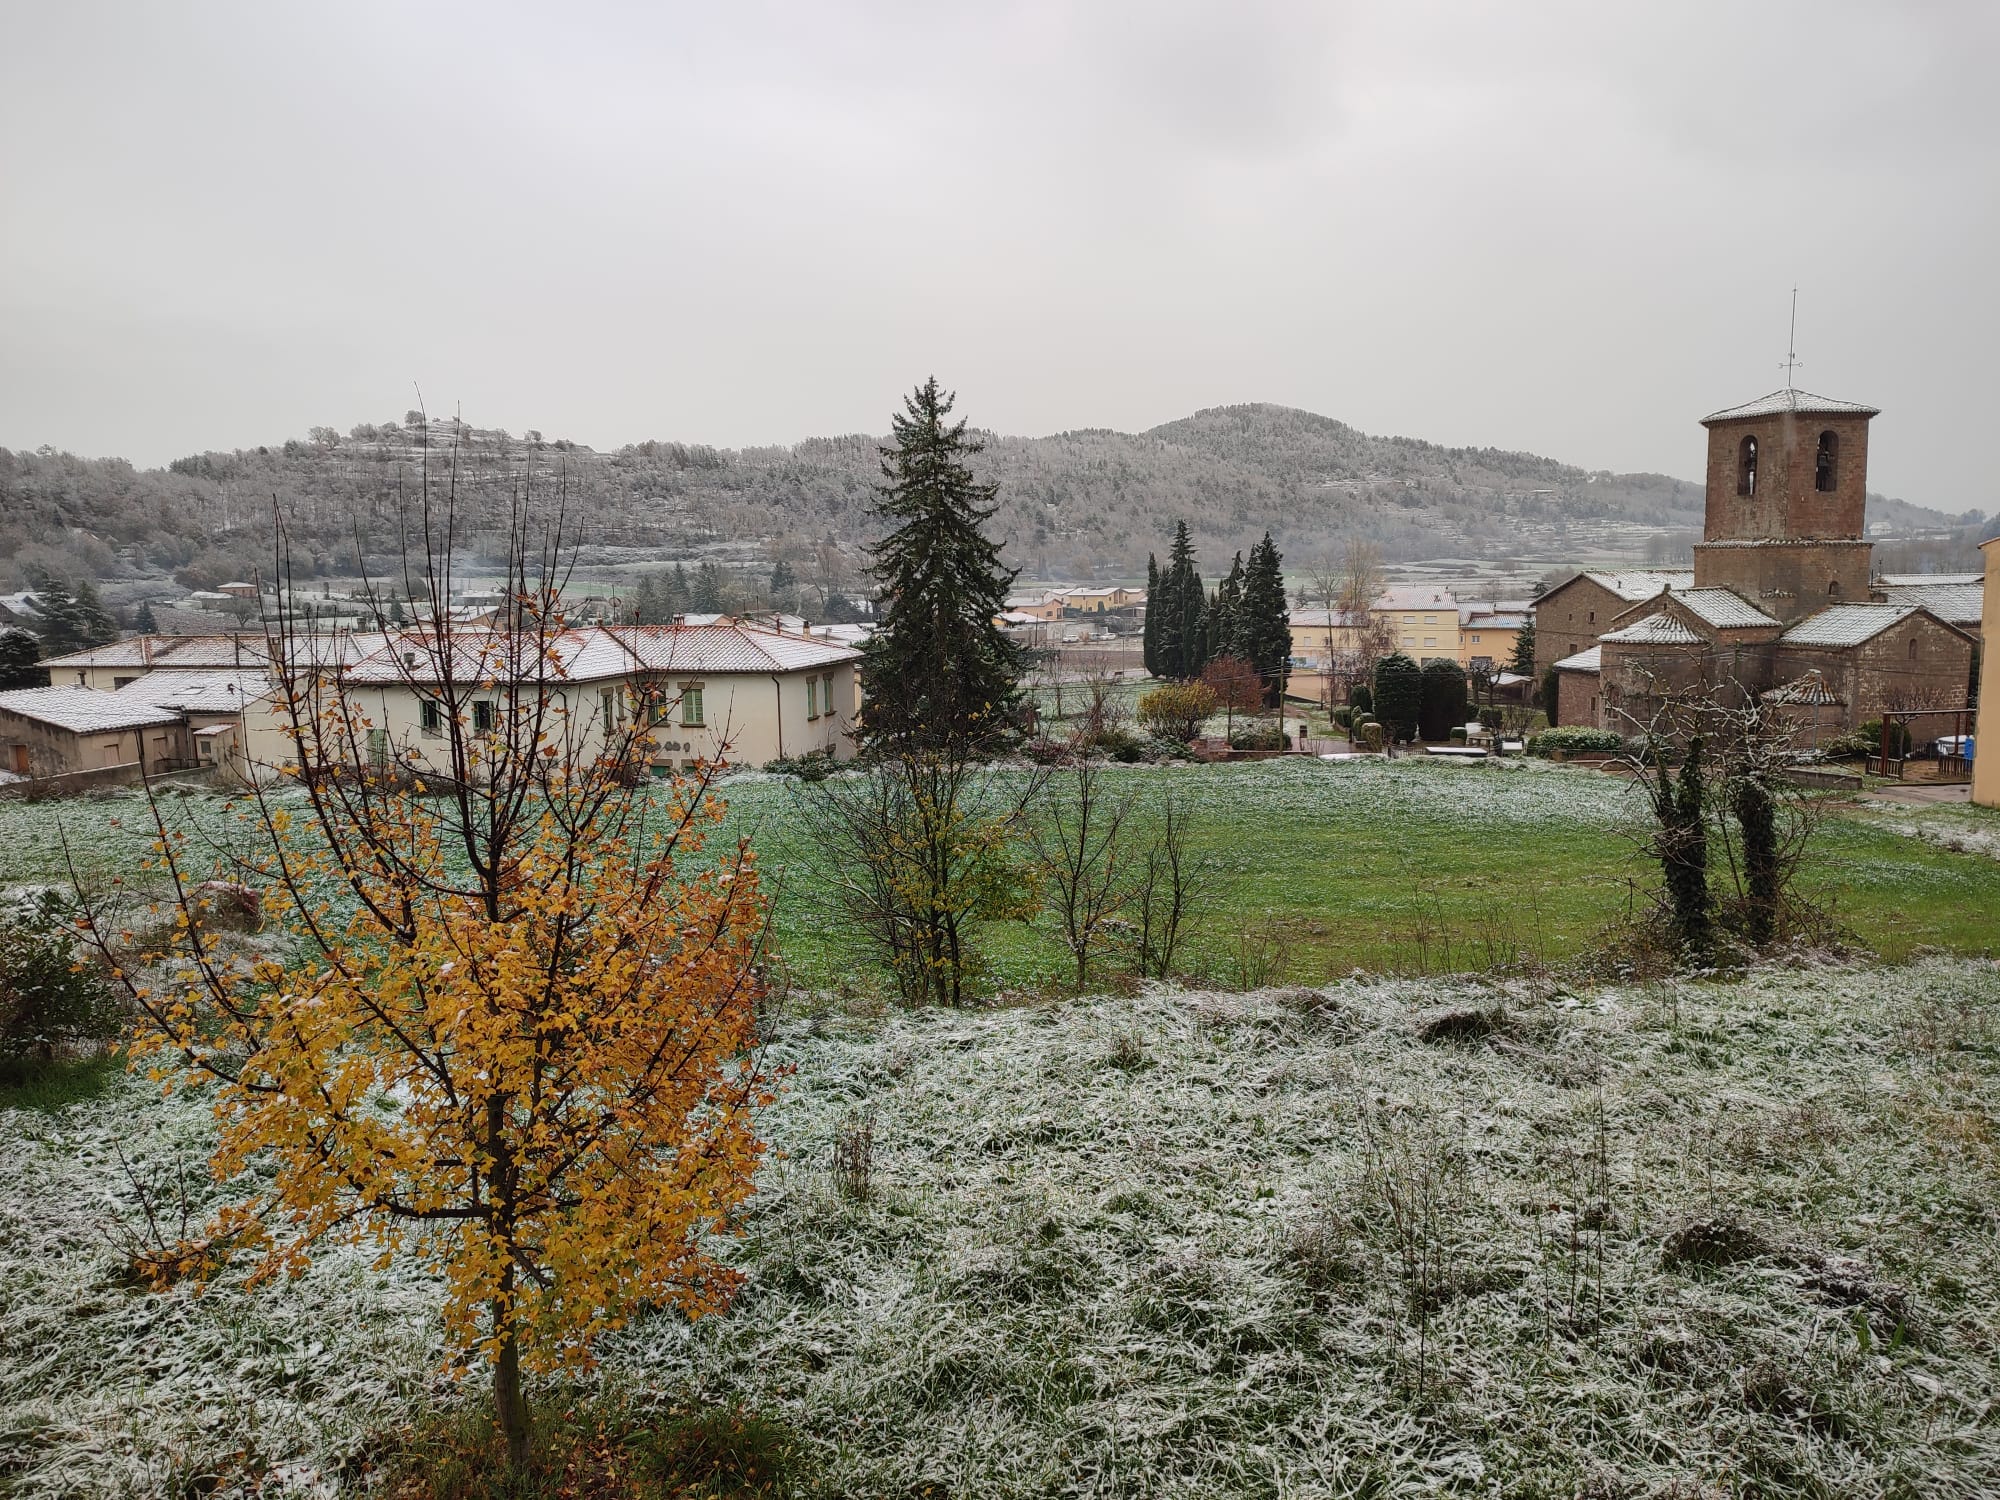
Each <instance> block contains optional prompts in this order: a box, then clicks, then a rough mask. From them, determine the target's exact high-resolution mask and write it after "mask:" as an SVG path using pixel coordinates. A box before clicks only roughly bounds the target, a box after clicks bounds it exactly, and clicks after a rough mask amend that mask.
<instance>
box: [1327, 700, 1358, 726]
mask: <svg viewBox="0 0 2000 1500" xmlns="http://www.w3.org/2000/svg"><path fill="white" fill-rule="evenodd" d="M1330 717H1331V718H1332V719H1333V722H1334V723H1336V724H1338V725H1339V726H1340V727H1341V728H1342V729H1345V728H1346V727H1347V726H1348V725H1349V724H1351V723H1353V722H1354V710H1353V709H1352V708H1350V707H1348V706H1347V705H1346V704H1342V705H1341V706H1340V707H1339V708H1336V709H1335V710H1334V711H1333V713H1332V715H1331V716H1330Z"/></svg>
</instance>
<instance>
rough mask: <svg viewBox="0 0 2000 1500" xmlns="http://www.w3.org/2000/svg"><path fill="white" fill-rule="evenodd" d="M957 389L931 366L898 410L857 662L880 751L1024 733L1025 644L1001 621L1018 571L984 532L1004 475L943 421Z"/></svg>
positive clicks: (873, 740)
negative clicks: (985, 480) (986, 478)
mask: <svg viewBox="0 0 2000 1500" xmlns="http://www.w3.org/2000/svg"><path fill="white" fill-rule="evenodd" d="M953 400H954V397H953V396H952V395H951V394H950V393H948V392H945V391H942V390H940V389H939V388H938V383H937V378H936V377H935V376H933V377H932V378H931V379H929V380H927V381H925V382H924V383H923V384H922V385H921V386H919V387H918V388H917V390H916V392H915V393H914V394H913V395H911V396H908V397H906V398H904V401H903V412H902V414H901V415H898V416H895V417H893V418H891V426H892V429H893V435H894V437H895V443H894V445H893V446H891V447H887V448H883V449H882V450H880V451H881V454H882V475H883V478H884V479H886V480H887V481H888V482H887V483H886V484H883V485H880V486H878V487H877V493H878V494H879V495H880V497H881V498H880V500H879V501H878V503H877V505H876V514H877V515H879V516H881V517H882V518H883V519H884V520H887V521H889V522H891V523H893V526H894V529H893V530H892V531H891V532H890V533H889V535H888V536H886V537H884V538H883V539H882V541H880V542H879V543H877V544H876V547H875V550H874V558H875V567H874V575H875V580H876V582H877V584H878V585H879V586H880V598H881V601H882V602H881V605H880V610H881V623H880V624H879V625H878V626H877V627H876V629H875V631H874V633H873V634H871V635H870V636H869V637H868V644H867V646H866V648H865V652H864V655H863V657H862V662H861V684H862V689H863V693H864V697H865V699H866V703H865V706H864V708H863V715H862V727H861V734H862V739H863V743H864V745H865V746H866V747H867V748H869V749H871V750H875V751H884V750H889V751H896V750H910V749H917V750H948V751H952V752H954V753H977V752H991V751H996V750H1001V749H1005V748H1006V747H1008V746H1009V745H1011V744H1013V743H1014V742H1015V741H1017V740H1018V739H1019V738H1020V733H1021V730H1020V724H1019V713H1018V708H1019V700H1020V689H1019V685H1018V683H1019V678H1020V673H1021V651H1020V647H1019V646H1018V645H1016V644H1015V643H1014V642H1013V641H1012V640H1009V639H1008V638H1007V637H1006V636H1005V635H1004V634H1002V633H1001V631H1000V630H999V629H998V628H997V627H996V626H995V625H994V623H993V621H994V617H995V616H996V615H998V614H999V613H1000V611H1001V609H1002V607H1003V606H1004V604H1005V603H1006V598H1007V590H1008V587H1009V586H1010V585H1011V584H1012V583H1013V581H1014V572H1013V570H1011V569H1008V568H1004V567H1002V566H1001V564H1000V547H999V544H998V543H997V542H995V541H993V540H992V539H991V538H990V537H988V536H987V535H986V532H985V529H984V528H985V525H986V523H987V522H988V521H989V520H991V519H992V517H993V512H994V509H995V506H994V503H993V496H994V494H995V492H996V490H997V486H995V485H992V484H981V483H979V482H978V481H977V480H975V479H974V478H973V477H972V470H971V469H970V468H968V467H967V466H966V463H965V459H966V458H968V457H970V456H971V455H972V454H975V453H978V452H979V451H980V450H981V448H982V446H983V445H982V444H980V443H977V442H974V441H972V440H971V439H969V438H967V437H966V435H965V423H964V421H963V420H960V421H958V422H955V423H950V424H947V423H946V421H945V418H946V416H947V415H948V414H949V413H950V411H951V408H952V402H953Z"/></svg>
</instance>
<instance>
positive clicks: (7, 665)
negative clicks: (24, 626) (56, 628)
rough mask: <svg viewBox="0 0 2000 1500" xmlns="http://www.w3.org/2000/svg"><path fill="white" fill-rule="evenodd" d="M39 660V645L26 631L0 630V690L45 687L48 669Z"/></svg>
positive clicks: (40, 656)
mask: <svg viewBox="0 0 2000 1500" xmlns="http://www.w3.org/2000/svg"><path fill="white" fill-rule="evenodd" d="M41 659H42V647H41V643H40V642H39V641H37V640H36V639H35V638H34V637H33V636H32V635H30V634H28V632H27V631H25V630H0V688H29V687H47V686H48V685H49V669H48V668H47V667H44V666H41V665H40V662H41Z"/></svg>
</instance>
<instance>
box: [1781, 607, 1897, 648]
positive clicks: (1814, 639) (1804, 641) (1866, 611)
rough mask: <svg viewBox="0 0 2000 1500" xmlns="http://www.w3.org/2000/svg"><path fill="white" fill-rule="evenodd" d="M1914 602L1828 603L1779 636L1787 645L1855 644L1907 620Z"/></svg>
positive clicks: (1870, 638)
mask: <svg viewBox="0 0 2000 1500" xmlns="http://www.w3.org/2000/svg"><path fill="white" fill-rule="evenodd" d="M1919 608H1920V606H1918V605H1915V604H1829V605H1828V606H1827V607H1826V608H1825V609H1823V610H1821V611H1819V613H1817V614H1811V615H1807V616H1806V617H1805V618H1804V619H1803V620H1801V621H1799V623H1798V624H1796V625H1794V626H1793V627H1792V628H1791V629H1790V630H1787V631H1786V632H1785V633H1784V634H1783V635H1782V636H1780V637H1779V639H1780V640H1782V641H1783V642H1784V643H1785V644H1786V645H1787V646H1858V645H1860V644H1861V643H1862V642H1863V641H1869V640H1873V639H1874V638H1875V637H1876V636H1878V635H1880V634H1881V633H1882V632H1883V631H1885V630H1887V629H1888V628H1889V627H1890V626H1891V625H1894V624H1897V623H1898V622H1900V621H1903V620H1907V619H1908V618H1909V617H1910V616H1911V615H1913V614H1915V613H1916V612H1917V611H1918V609H1919Z"/></svg>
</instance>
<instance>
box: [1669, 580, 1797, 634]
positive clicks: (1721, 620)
mask: <svg viewBox="0 0 2000 1500" xmlns="http://www.w3.org/2000/svg"><path fill="white" fill-rule="evenodd" d="M1674 597H1675V598H1676V599H1678V600H1679V601H1680V602H1681V603H1682V604H1685V605H1686V606H1687V607H1688V608H1689V609H1690V610H1692V611H1693V612H1694V613H1695V615H1696V616H1697V617H1698V618H1700V619H1702V620H1705V621H1707V622H1708V623H1709V624H1710V625H1713V626H1715V627H1716V628H1717V629H1718V630H1740V629H1744V628H1747V627H1749V626H1753V625H1776V624H1777V623H1778V622H1777V620H1775V619H1773V618H1772V617H1771V616H1770V615H1767V614H1765V613H1764V611H1763V610H1761V609H1759V608H1758V607H1757V606H1756V605H1754V604H1752V603H1751V602H1750V601H1749V600H1747V599H1745V598H1744V597H1743V596H1742V595H1741V594H1739V593H1737V592H1736V591H1735V590H1734V589H1675V590H1674Z"/></svg>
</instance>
